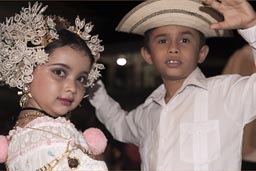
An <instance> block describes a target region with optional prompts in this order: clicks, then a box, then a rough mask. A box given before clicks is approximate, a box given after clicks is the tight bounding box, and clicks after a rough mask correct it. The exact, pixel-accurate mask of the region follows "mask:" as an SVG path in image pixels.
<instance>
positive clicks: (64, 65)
mask: <svg viewBox="0 0 256 171" xmlns="http://www.w3.org/2000/svg"><path fill="white" fill-rule="evenodd" d="M48 66H62V67H65V68H67V69H70V67H69V66H68V65H66V64H63V63H48Z"/></svg>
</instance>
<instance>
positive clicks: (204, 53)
mask: <svg viewBox="0 0 256 171" xmlns="http://www.w3.org/2000/svg"><path fill="white" fill-rule="evenodd" d="M208 52H209V46H207V45H204V46H203V47H202V48H201V49H200V52H199V58H198V63H199V64H201V63H203V62H204V60H205V59H206V57H207V55H208Z"/></svg>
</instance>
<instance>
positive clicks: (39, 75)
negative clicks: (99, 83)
mask: <svg viewBox="0 0 256 171" xmlns="http://www.w3.org/2000/svg"><path fill="white" fill-rule="evenodd" d="M90 66H91V61H90V59H89V57H88V56H87V55H86V54H85V52H84V51H81V50H77V49H73V48H71V47H69V46H64V47H60V48H57V49H55V50H54V51H53V52H52V54H50V56H49V61H48V62H47V63H46V64H45V65H39V66H37V67H36V69H35V70H34V79H33V81H32V83H31V85H30V92H31V95H32V98H30V99H29V101H28V107H36V108H39V109H42V110H44V111H45V112H47V113H48V114H50V115H52V116H54V117H57V116H62V115H65V114H66V113H67V112H69V111H72V110H73V109H75V108H76V107H77V106H78V105H79V103H80V102H81V100H82V98H83V96H84V94H85V88H84V85H85V84H86V81H87V77H88V73H89V71H90Z"/></svg>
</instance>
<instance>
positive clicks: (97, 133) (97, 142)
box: [83, 128, 107, 155]
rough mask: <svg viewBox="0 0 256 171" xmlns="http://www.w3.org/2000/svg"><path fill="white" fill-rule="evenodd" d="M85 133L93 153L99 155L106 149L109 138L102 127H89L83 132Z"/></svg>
mask: <svg viewBox="0 0 256 171" xmlns="http://www.w3.org/2000/svg"><path fill="white" fill-rule="evenodd" d="M83 135H84V138H85V140H86V141H87V143H88V146H89V149H90V151H91V152H92V154H94V155H99V154H101V153H103V152H104V151H105V148H106V146H107V138H106V137H105V135H104V133H103V132H102V131H101V130H100V129H98V128H88V129H86V130H85V131H84V132H83Z"/></svg>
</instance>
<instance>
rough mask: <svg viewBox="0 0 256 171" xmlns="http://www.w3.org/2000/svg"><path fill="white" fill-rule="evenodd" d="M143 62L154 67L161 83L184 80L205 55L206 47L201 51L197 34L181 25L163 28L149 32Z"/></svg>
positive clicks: (143, 51)
mask: <svg viewBox="0 0 256 171" xmlns="http://www.w3.org/2000/svg"><path fill="white" fill-rule="evenodd" d="M149 49H150V52H148V51H147V50H145V49H144V50H143V49H142V56H143V57H144V59H145V60H146V61H147V62H148V63H150V64H153V65H154V66H155V68H156V70H157V71H158V72H159V73H160V74H161V77H162V79H163V81H164V82H165V81H181V82H182V81H183V80H184V79H186V77H187V76H188V75H189V74H190V73H191V72H192V71H193V70H194V69H195V68H196V67H197V64H198V63H202V62H203V61H204V59H205V58H206V56H207V53H208V46H203V47H202V48H200V36H199V33H198V32H197V31H196V30H194V29H191V28H188V27H183V26H175V25H169V26H162V27H158V28H156V29H154V30H152V32H151V33H150V40H149Z"/></svg>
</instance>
